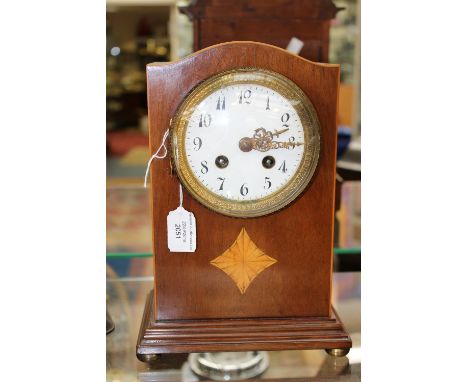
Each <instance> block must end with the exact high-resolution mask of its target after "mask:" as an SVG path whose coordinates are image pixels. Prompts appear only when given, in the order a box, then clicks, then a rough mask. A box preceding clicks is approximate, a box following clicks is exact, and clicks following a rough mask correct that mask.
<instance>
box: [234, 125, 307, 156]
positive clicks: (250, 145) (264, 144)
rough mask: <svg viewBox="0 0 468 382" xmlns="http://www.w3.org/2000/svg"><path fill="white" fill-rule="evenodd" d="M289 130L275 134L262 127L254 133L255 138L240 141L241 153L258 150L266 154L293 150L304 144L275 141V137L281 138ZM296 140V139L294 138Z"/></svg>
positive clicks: (245, 138) (276, 131) (275, 132)
mask: <svg viewBox="0 0 468 382" xmlns="http://www.w3.org/2000/svg"><path fill="white" fill-rule="evenodd" d="M288 130H289V128H287V129H283V130H279V131H278V130H275V131H274V132H273V133H272V132H271V131H268V130H266V129H265V128H263V127H260V128H258V129H256V130H255V131H254V134H253V137H252V138H250V137H244V138H242V139H241V140H240V141H239V148H240V149H241V151H244V152H249V151H252V150H257V151H261V152H265V151H268V150H271V149H281V148H285V149H293V148H294V147H296V146H301V145H303V144H304V143H302V142H294V141H289V142H277V141H274V140H273V137H274V136H275V137H279V135H280V134H282V133H284V132H286V131H288ZM292 139H294V138H292Z"/></svg>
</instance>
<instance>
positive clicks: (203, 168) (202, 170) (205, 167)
mask: <svg viewBox="0 0 468 382" xmlns="http://www.w3.org/2000/svg"><path fill="white" fill-rule="evenodd" d="M200 164H201V166H202V168H201V170H200V171H201V173H202V174H206V173H207V172H208V163H207V162H206V160H204V161H202V162H201V163H200Z"/></svg>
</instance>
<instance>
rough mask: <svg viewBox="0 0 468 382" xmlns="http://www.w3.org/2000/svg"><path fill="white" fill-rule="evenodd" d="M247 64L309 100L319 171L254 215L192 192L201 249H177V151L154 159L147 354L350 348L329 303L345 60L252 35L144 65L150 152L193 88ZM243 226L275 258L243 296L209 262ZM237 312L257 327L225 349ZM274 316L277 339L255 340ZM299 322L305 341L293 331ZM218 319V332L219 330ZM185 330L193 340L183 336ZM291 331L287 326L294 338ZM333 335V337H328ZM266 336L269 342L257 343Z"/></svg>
mask: <svg viewBox="0 0 468 382" xmlns="http://www.w3.org/2000/svg"><path fill="white" fill-rule="evenodd" d="M243 67H255V68H261V69H266V70H270V71H273V72H276V73H279V74H281V75H283V76H285V77H287V78H289V79H290V80H292V81H293V82H294V83H295V84H297V85H298V86H299V87H300V88H301V89H302V91H303V92H304V93H305V94H306V96H307V97H308V98H309V99H310V101H311V102H312V104H313V105H314V107H315V109H316V112H317V116H318V119H319V122H320V126H321V131H320V141H321V149H320V157H319V160H318V165H317V168H316V170H315V174H314V176H313V178H312V180H311V182H310V183H309V185H308V187H307V188H306V189H305V191H304V192H303V193H302V194H301V195H300V196H299V197H298V198H297V199H296V200H295V201H294V202H293V203H292V204H290V205H289V206H287V207H286V208H283V209H282V210H280V211H277V212H275V213H273V214H270V215H267V216H262V217H257V218H247V219H245V218H233V217H228V216H225V215H221V214H218V213H215V212H213V211H211V210H209V209H208V208H206V207H204V206H203V205H201V204H200V203H199V202H197V201H196V200H195V199H194V198H192V197H191V195H190V194H189V193H188V192H186V191H185V192H184V208H185V209H186V210H188V211H191V212H193V214H194V216H195V218H196V222H197V249H196V252H194V253H170V252H169V250H168V246H167V225H166V224H167V223H166V218H167V215H168V213H169V211H171V210H174V209H175V208H177V206H178V205H179V192H178V188H179V181H178V178H177V176H176V175H175V173H174V172H173V169H172V168H171V163H170V158H165V159H163V160H158V161H153V163H152V166H151V187H152V193H151V205H152V222H153V253H154V279H155V288H154V290H155V293H154V297H153V298H152V302H151V304H148V305H147V312H146V313H145V317H146V318H145V319H144V321H143V323H142V328H141V332H140V337H139V340H138V343H139V346H138V347H137V348H138V349H139V350H137V353H138V354H140V355H141V354H149V353H151V352H152V351H157V352H159V353H163V352H181V351H220V350H228V349H229V347H230V346H231V345H232V344H233V343H234V344H235V343H237V346H236V348H235V349H236V350H238V351H241V350H247V349H257V350H261V349H260V348H263V349H266V350H268V349H288V348H290V349H291V348H327V347H338V348H349V347H350V346H351V341H350V339H349V336H348V335H347V334H346V332H344V329H343V327H342V325H341V322H340V321H339V319H337V318H336V316H335V314H334V312H333V310H332V307H331V278H332V259H333V256H332V253H333V222H334V200H335V166H336V144H337V130H336V115H337V101H338V87H339V76H340V71H339V66H338V65H331V64H320V63H313V62H311V61H308V60H306V59H303V58H301V57H299V56H296V55H293V54H290V53H288V52H287V51H285V50H283V49H280V48H277V47H274V46H271V45H266V44H262V43H255V42H230V43H223V44H219V45H215V46H213V47H210V48H206V49H203V50H201V51H199V52H196V53H194V54H193V55H191V56H188V57H186V58H184V59H182V60H180V61H178V62H174V63H166V64H161V63H155V64H150V65H148V67H147V82H148V109H149V128H150V129H149V130H150V137H149V139H150V150H151V152H152V153H154V152H155V151H156V150H157V148H158V147H159V145H160V144H161V141H162V139H163V135H164V133H165V131H166V129H167V128H168V127H169V126H170V121H171V118H172V117H173V116H174V114H175V112H176V110H177V108H178V106H179V104H180V103H181V102H182V101H183V100H184V98H185V97H186V96H187V94H188V93H189V92H190V91H191V90H192V89H193V88H194V87H195V86H196V85H198V84H199V83H201V82H202V81H204V80H205V79H207V78H209V77H211V76H213V75H215V74H218V73H220V72H223V71H228V70H232V69H236V68H243ZM242 229H245V230H246V232H247V233H248V235H249V236H250V238H251V239H252V240H253V242H254V243H255V244H256V245H257V246H258V248H260V249H261V250H262V251H263V252H264V253H265V254H267V255H268V256H270V257H272V258H274V259H275V260H276V263H275V264H274V265H273V266H270V267H269V268H267V269H266V270H265V271H263V272H261V273H260V274H259V275H258V276H257V277H256V278H255V279H254V280H253V282H252V283H251V284H250V286H249V287H248V289H247V290H246V291H245V293H244V294H242V293H240V291H239V289H238V288H237V286H236V285H235V283H234V282H233V280H232V279H231V278H230V277H228V276H227V275H226V274H225V273H224V272H222V271H221V270H220V269H218V268H216V267H215V266H213V265H212V264H210V262H211V261H212V260H213V259H215V258H216V257H218V256H219V255H221V254H222V253H223V252H224V251H226V249H228V248H229V247H230V246H231V245H232V244H233V243H234V241H235V240H236V238H237V237H238V235H239V233H240V232H241V230H242ZM232 319H236V324H235V325H237V326H239V325H240V326H242V325H244V324H245V325H244V326H245V327H247V328H248V329H245V331H246V333H247V332H248V333H250V334H245V338H244V339H247V340H246V341H247V342H245V341H244V345H239V341H237V342H236V340H233V339H232V337H230V338H231V339H230V340H229V341H227V342H226V343H225V345H224V347H223V343H224V342H223V341H221V337H223V334H222V333H225V334H226V333H227V332H224V331H225V330H227V331H229V330H231V336H232V335H233V333H232V324H233V322H232V321H231V320H232ZM213 320H214V321H213ZM243 320H244V321H243ZM256 320H257V321H258V324H255V322H256ZM268 320H275V321H274V322H273V321H272V324H273V327H275V328H276V330H277V331H278V333H277V336H276V340H275V339H274V338H275V334H272V333H267V331H265V329H267V327H264V330H263V335H264V336H266V337H265V338H264V340H263V342H262V341H260V340H258V339H257V340H255V338H254V337H255V332H256V333H257V334H258V335H259V336H262V334H261V333H260V332H262V330H261V329H260V326H261V325H262V322H263V323H265V322H270V321H268ZM297 320H300V322H298V321H297ZM210 322H211V324H210ZM241 322H244V324H242V323H241ZM298 323H300V324H301V325H299V327H298V329H297V330H299V332H300V333H299V337H300V338H301V339H300V340H299V337H297V336H296V337H295V336H294V332H295V330H296V329H294V327H295V325H296V324H298ZM187 325H188V326H187ZM213 325H214V327H217V328H218V329H213ZM259 325H260V326H259ZM278 325H279V326H278ZM189 327H190V328H191V329H189ZM165 328H166V329H167V330H168V331H167V332H166V331H165V330H166V329H165ZM203 328H205V329H206V328H209V329H206V330H208V331H211V332H210V333H211V334H208V332H206V333H207V337H203V335H201V337H199V339H198V340H195V342H194V343H192V345H188V346H182V345H181V343H182V342H184V341H185V343H186V344H187V342H186V341H187V338H188V337H190V333H192V334H194V333H195V332H196V333H198V335H200V333H203ZM270 328H271V327H270ZM278 328H283V329H284V330H285V331H284V330H283V329H282V330H283V338H282V339H281V340H280V339H279V337H281V336H282V335H281V330H279V329H278ZM330 328H332V329H330ZM320 329H323V330H320ZM161 330H162V332H161ZM213 330H214V332H213ZM311 330H312V331H311ZM327 330H332V332H333V333H332V334H330V333H331V332H327ZM183 331H185V333H186V334H187V335H188V337H184V336H182V337H183V338H179V337H177V336H179V335H181V333H182V332H183ZM213 333H214V334H213ZM285 333H289V334H288V335H287V336H286V337H287V338H286V337H284V335H285ZM327 333H328V334H327ZM161 335H162V336H163V337H164V336H166V335H167V336H168V337H165V338H166V339H168V341H169V342H167V344H166V345H167V346H164V345H163V344H162V342H164V341H156V342H159V343H160V344H161V346H159V345H156V343H155V341H154V340H155V339H157V338H159V339H161ZM219 335H220V336H221V337H218V338H217V340H216V336H219ZM252 335H253V336H254V337H251V336H252ZM171 336H172V337H171ZM174 336H175V337H174ZM210 336H211V339H209V338H208V337H210ZM213 336H214V337H213ZM330 336H331V337H330ZM228 337H229V335H228ZM178 338H179V339H178ZM266 338H269V339H268V340H266ZM330 338H333V339H334V340H333V341H331V342H330ZM171 339H172V340H171ZM171 341H172V342H171ZM181 341H182V342H181ZM233 341H234V342H233ZM252 341H253V342H252ZM259 341H260V342H259ZM241 342H242V341H241ZM247 343H249V344H250V345H248V346H247V345H246V344H247ZM260 343H262V344H263V345H261V346H259V344H260ZM231 348H232V346H231Z"/></svg>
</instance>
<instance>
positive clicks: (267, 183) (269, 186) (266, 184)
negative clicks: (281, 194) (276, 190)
mask: <svg viewBox="0 0 468 382" xmlns="http://www.w3.org/2000/svg"><path fill="white" fill-rule="evenodd" d="M263 188H264V189H265V190H269V189H270V188H271V180H270V178H269V177H268V176H265V185H264V186H263Z"/></svg>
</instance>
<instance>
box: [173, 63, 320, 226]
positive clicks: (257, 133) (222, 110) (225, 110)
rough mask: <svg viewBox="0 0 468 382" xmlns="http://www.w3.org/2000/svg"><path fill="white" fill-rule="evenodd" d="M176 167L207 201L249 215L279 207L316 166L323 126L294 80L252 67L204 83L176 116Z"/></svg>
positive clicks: (223, 210)
mask: <svg viewBox="0 0 468 382" xmlns="http://www.w3.org/2000/svg"><path fill="white" fill-rule="evenodd" d="M173 125H174V132H173V151H174V160H175V165H176V168H177V170H178V174H179V177H180V178H181V181H182V183H184V185H185V186H186V187H187V188H188V189H189V191H191V192H192V194H194V196H195V197H196V198H197V199H198V200H199V201H200V202H202V203H203V204H205V205H207V206H208V207H210V208H213V209H215V210H217V211H218V212H221V213H224V214H226V215H232V216H240V217H249V216H259V215H264V214H266V213H270V212H273V211H274V210H277V209H279V208H281V207H283V206H284V205H286V204H287V203H289V202H290V201H292V200H293V199H294V198H295V197H297V195H298V194H299V193H300V192H301V191H302V190H303V189H304V187H305V186H306V185H307V183H308V181H309V180H310V178H311V176H312V174H313V171H314V169H315V166H316V163H317V160H318V152H319V127H318V120H317V118H316V115H315V111H314V109H313V106H312V105H311V104H310V101H308V99H307V97H305V95H304V94H303V93H302V91H301V90H300V89H299V88H297V86H296V85H294V84H293V83H292V82H291V81H289V80H287V79H286V78H284V77H282V76H279V75H278V74H276V73H274V74H273V73H271V72H267V71H260V70H255V69H244V70H238V71H232V72H228V73H223V74H221V75H218V76H215V77H214V78H212V79H210V80H208V81H206V82H204V83H202V84H201V85H199V86H198V87H197V88H195V90H194V91H193V92H192V93H191V94H190V95H189V97H188V98H187V99H186V100H185V101H184V102H183V104H182V105H181V106H180V108H179V110H178V113H177V116H176V117H175V119H174V121H173Z"/></svg>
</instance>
